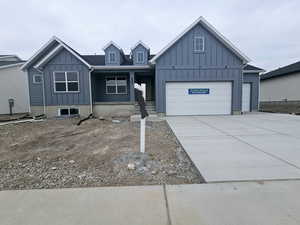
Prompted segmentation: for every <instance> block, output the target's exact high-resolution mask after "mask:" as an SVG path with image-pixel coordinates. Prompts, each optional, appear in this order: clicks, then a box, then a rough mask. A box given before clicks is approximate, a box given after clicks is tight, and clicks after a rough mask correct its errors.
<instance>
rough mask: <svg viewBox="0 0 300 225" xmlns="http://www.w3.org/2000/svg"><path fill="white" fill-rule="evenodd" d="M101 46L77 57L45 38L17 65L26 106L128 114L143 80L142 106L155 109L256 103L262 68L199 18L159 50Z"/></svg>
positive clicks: (246, 107)
mask: <svg viewBox="0 0 300 225" xmlns="http://www.w3.org/2000/svg"><path fill="white" fill-rule="evenodd" d="M103 50H104V53H105V54H104V55H81V54H79V53H78V52H76V51H75V50H74V49H73V48H71V47H70V46H68V45H67V44H66V43H64V42H63V41H61V40H60V39H58V38H57V37H53V38H52V39H51V40H50V41H49V42H48V43H46V44H45V45H44V46H43V47H42V48H41V49H40V50H39V51H38V52H37V53H36V54H34V55H33V56H32V57H31V58H30V59H29V60H28V62H27V63H26V64H24V65H23V67H22V69H23V70H24V71H25V70H26V71H27V72H28V77H29V91H30V104H31V112H32V113H34V114H40V113H45V114H46V115H47V116H62V115H67V116H68V115H73V114H80V115H88V114H89V113H92V112H93V113H94V114H95V115H130V114H133V113H134V112H135V96H134V86H135V84H136V83H137V84H142V85H144V87H145V89H146V101H147V104H151V103H152V104H155V110H156V112H157V113H160V114H166V115H226V114H241V112H242V111H251V110H254V111H255V110H257V108H258V93H259V77H258V74H259V72H260V71H261V69H258V68H255V67H251V66H249V65H248V66H247V63H248V62H249V58H248V57H247V56H245V55H244V54H243V53H242V52H241V51H240V50H238V49H237V48H236V47H235V46H234V45H233V44H232V43H231V42H230V41H228V40H227V39H226V38H225V37H224V36H223V35H222V34H220V33H219V32H218V31H217V30H216V29H215V28H214V27H213V26H212V25H210V24H209V23H208V22H207V21H206V20H205V19H204V18H203V17H200V18H199V19H197V20H196V21H195V22H194V23H193V24H191V25H190V26H189V27H188V28H187V29H186V30H184V31H183V32H182V33H181V34H180V35H179V36H177V37H176V38H175V39H174V40H173V41H172V42H170V43H169V44H168V45H167V46H166V47H165V48H163V49H162V50H161V51H160V52H159V53H158V54H156V55H151V54H150V49H149V47H148V46H147V45H145V44H144V43H143V42H141V41H139V42H138V43H136V44H135V45H134V46H133V47H132V48H131V52H130V54H125V53H124V52H123V50H122V48H121V47H119V46H118V45H117V44H115V43H114V42H109V43H108V44H107V45H105V46H104V47H103ZM243 83H245V84H246V85H243ZM243 86H244V88H246V89H247V90H246V89H245V90H244V92H245V93H247V94H244V97H243ZM246 86H247V87H246ZM246 95H247V96H246ZM243 99H244V101H245V102H243ZM242 105H243V109H242Z"/></svg>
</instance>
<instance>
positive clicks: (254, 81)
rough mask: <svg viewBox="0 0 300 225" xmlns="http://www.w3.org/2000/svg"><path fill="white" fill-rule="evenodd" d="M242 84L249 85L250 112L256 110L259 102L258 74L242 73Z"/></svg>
mask: <svg viewBox="0 0 300 225" xmlns="http://www.w3.org/2000/svg"><path fill="white" fill-rule="evenodd" d="M243 83H250V84H251V99H250V101H251V103H250V104H251V111H253V110H254V111H257V110H258V102H259V99H258V98H259V74H258V73H244V75H243Z"/></svg>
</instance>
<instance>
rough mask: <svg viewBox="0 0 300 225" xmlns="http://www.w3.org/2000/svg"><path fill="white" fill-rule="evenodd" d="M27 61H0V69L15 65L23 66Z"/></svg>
mask: <svg viewBox="0 0 300 225" xmlns="http://www.w3.org/2000/svg"><path fill="white" fill-rule="evenodd" d="M24 63H25V61H22V60H20V61H0V69H5V68H9V67H14V66H21V65H23V64H24Z"/></svg>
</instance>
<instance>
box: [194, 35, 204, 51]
mask: <svg viewBox="0 0 300 225" xmlns="http://www.w3.org/2000/svg"><path fill="white" fill-rule="evenodd" d="M194 51H195V52H204V37H201V36H197V37H195V38H194Z"/></svg>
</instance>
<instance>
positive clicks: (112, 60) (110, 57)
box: [108, 52, 117, 63]
mask: <svg viewBox="0 0 300 225" xmlns="http://www.w3.org/2000/svg"><path fill="white" fill-rule="evenodd" d="M116 61H117V59H116V53H115V52H109V53H108V62H109V63H115V62H116Z"/></svg>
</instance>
